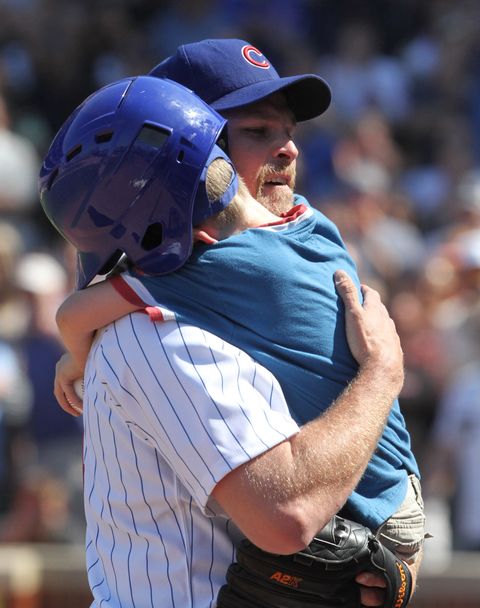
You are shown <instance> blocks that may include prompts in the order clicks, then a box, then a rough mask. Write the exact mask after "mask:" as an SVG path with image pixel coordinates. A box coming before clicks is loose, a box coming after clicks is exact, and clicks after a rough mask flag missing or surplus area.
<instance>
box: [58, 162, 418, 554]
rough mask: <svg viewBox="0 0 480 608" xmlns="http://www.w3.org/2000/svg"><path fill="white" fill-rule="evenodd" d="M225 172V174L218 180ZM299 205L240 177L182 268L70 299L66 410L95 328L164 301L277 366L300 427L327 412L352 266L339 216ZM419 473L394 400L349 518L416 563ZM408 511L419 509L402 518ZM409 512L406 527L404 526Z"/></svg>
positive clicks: (61, 376)
mask: <svg viewBox="0 0 480 608" xmlns="http://www.w3.org/2000/svg"><path fill="white" fill-rule="evenodd" d="M215 169H221V171H219V172H218V173H217V171H216V170H215ZM223 170H225V171H226V173H227V177H225V175H224V174H223V178H222V177H221V175H222V173H224V171H223ZM229 170H230V167H229V165H228V163H226V162H225V161H223V160H222V159H219V160H218V161H215V162H214V163H212V165H211V167H210V169H209V172H208V174H207V186H210V187H212V186H215V187H217V186H218V184H219V182H220V184H221V182H222V180H225V179H226V181H227V182H228V181H229V180H230V179H231V177H230V176H229V174H228V171H229ZM220 187H221V186H220ZM301 200H302V199H299V201H300V204H299V205H297V206H296V207H294V209H292V211H291V212H290V213H289V214H287V217H284V218H281V219H279V218H278V217H276V216H274V215H273V214H271V213H270V212H269V211H267V210H266V209H265V208H264V207H262V206H261V205H260V204H259V203H258V202H257V201H255V200H254V199H253V198H252V197H251V196H250V195H249V193H248V191H247V190H246V189H245V188H244V187H243V186H242V185H241V184H240V186H239V191H238V194H237V195H236V197H235V198H234V200H233V202H232V203H231V204H230V205H229V206H228V207H227V208H226V209H225V210H224V211H222V212H221V213H220V214H218V215H216V216H213V217H211V218H209V219H208V220H207V221H206V222H204V223H202V224H201V225H200V226H198V227H197V228H196V229H195V239H196V241H197V244H196V247H195V249H194V252H193V254H192V256H191V258H190V260H189V261H188V262H187V263H186V264H185V265H184V266H183V267H182V268H181V269H179V270H178V271H176V272H175V273H172V274H169V275H165V276H147V275H141V274H139V273H137V272H135V269H131V270H130V271H128V272H126V273H122V274H121V275H118V276H115V277H112V278H110V279H109V280H107V281H105V282H102V283H98V284H95V285H93V286H91V287H89V288H88V289H86V290H84V291H81V292H77V293H75V294H73V295H72V296H71V297H70V298H69V299H68V300H67V301H66V302H65V303H64V304H63V305H62V307H61V308H60V309H59V312H58V315H57V321H58V324H59V328H60V331H61V333H62V336H63V338H64V340H65V344H66V346H67V348H68V349H69V350H70V352H71V355H72V358H73V360H72V359H68V358H64V359H63V360H62V362H61V364H60V365H59V372H58V376H57V380H56V395H57V398H58V400H59V402H60V404H61V405H62V407H64V409H66V410H67V411H70V412H72V407H74V406H76V405H77V404H78V398H77V397H76V396H75V394H74V393H73V392H72V386H71V383H72V380H73V379H74V378H75V377H78V376H79V375H80V374H81V372H82V369H83V365H84V363H85V359H86V356H87V353H88V349H89V346H90V343H91V339H92V335H93V331H94V330H95V329H97V328H99V327H101V326H103V325H105V324H107V323H109V322H112V321H114V320H115V319H118V318H119V317H121V316H123V315H125V314H128V313H129V312H132V311H134V310H139V309H146V310H147V311H149V308H148V307H155V306H157V305H158V304H160V305H161V308H153V310H151V309H150V311H149V312H150V314H151V316H153V317H155V311H156V314H157V317H159V318H161V314H162V313H165V311H169V310H173V311H175V313H170V314H171V315H172V317H171V318H173V319H176V320H178V321H188V322H189V323H193V324H195V325H197V326H199V327H201V328H203V329H206V330H208V331H211V332H212V333H216V334H217V335H219V336H220V337H221V338H223V339H224V340H226V341H228V342H230V343H232V344H234V345H236V346H238V347H239V348H242V349H243V350H245V351H246V352H247V353H249V354H250V355H251V356H252V357H253V358H254V359H256V360H257V361H258V362H259V363H261V364H262V365H264V366H265V367H267V368H268V369H270V371H272V373H273V374H274V375H275V376H276V377H277V379H278V380H279V382H280V384H281V386H282V389H283V391H284V393H285V397H286V399H287V403H288V404H289V408H290V410H291V413H292V416H293V417H294V418H295V419H296V420H297V422H299V423H300V424H302V423H305V422H307V421H308V420H310V419H313V418H314V417H315V416H317V415H318V414H319V412H321V411H322V410H325V409H326V408H327V407H328V406H329V405H330V404H331V403H332V402H333V401H334V400H335V398H336V397H337V395H338V394H340V392H341V391H343V390H344V389H345V387H346V386H347V384H348V383H349V382H350V380H351V379H352V378H353V376H354V375H355V373H356V368H357V366H356V362H355V360H354V359H353V357H352V355H351V353H350V351H349V349H348V345H347V341H346V336H345V327H344V326H343V321H342V319H343V314H342V313H341V305H340V302H339V300H338V297H337V296H336V295H335V286H334V281H333V275H334V273H335V271H336V270H337V269H343V270H344V271H346V272H347V273H348V274H350V275H351V276H355V275H356V271H355V268H354V265H353V262H352V261H351V259H350V257H349V256H348V254H347V252H346V250H345V247H344V245H343V243H342V241H341V239H340V236H339V235H338V232H337V230H336V229H335V227H334V226H333V225H332V223H331V222H329V221H328V220H327V219H326V218H325V217H324V216H323V215H321V214H320V213H318V212H314V211H313V210H312V209H311V208H310V207H309V206H308V204H305V203H302V202H301ZM227 237H228V238H227ZM279 260H280V261H281V263H279ZM92 311H93V313H94V314H92ZM167 314H168V313H167ZM287 325H288V332H287V331H284V328H285V327H286V326H287ZM365 407H368V404H366V405H365ZM332 439H333V440H334V438H332ZM352 449H353V448H352ZM417 477H418V468H417V465H416V462H415V459H414V457H413V454H412V453H411V451H410V441H409V436H408V432H407V431H406V428H405V425H404V421H403V417H402V415H401V413H400V410H399V406H398V402H396V403H395V404H394V406H393V408H392V412H391V414H390V417H389V420H388V423H387V426H386V428H385V431H384V434H383V436H382V438H381V440H380V442H379V445H378V448H377V451H376V452H375V454H374V455H373V457H372V459H371V461H370V463H369V466H368V467H367V470H366V471H365V474H364V477H363V478H362V480H361V481H360V483H359V485H358V487H357V489H356V490H355V492H354V493H353V494H352V496H351V497H350V498H349V500H348V501H347V504H346V507H345V509H344V511H343V514H344V515H346V516H347V517H350V518H351V519H355V520H356V521H358V522H360V523H363V524H364V525H367V526H369V527H370V528H372V529H373V530H376V531H377V533H378V534H379V536H380V538H381V539H382V542H384V544H387V546H389V548H390V549H391V550H394V551H395V552H396V553H397V555H398V556H399V557H401V558H402V559H404V560H405V561H407V562H408V563H410V564H412V563H413V562H414V561H415V559H416V558H417V557H418V554H419V553H420V551H421V545H422V542H423V537H424V533H423V524H424V518H423V512H422V508H421V497H420V490H419V486H418V480H417ZM405 497H407V498H406V500H407V504H406V503H405V501H404V499H405ZM402 501H404V502H403V503H402ZM408 509H413V510H412V512H411V513H410V514H409V515H407V516H406V515H405V513H406V510H407V511H408ZM395 512H396V513H395ZM394 513H395V515H393V514H394ZM392 515H393V517H392ZM404 517H408V519H409V524H408V525H405V524H406V522H405V520H403V521H400V520H401V519H402V518H404ZM400 533H402V534H403V535H404V536H402V534H400Z"/></svg>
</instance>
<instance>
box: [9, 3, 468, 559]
mask: <svg viewBox="0 0 480 608" xmlns="http://www.w3.org/2000/svg"><path fill="white" fill-rule="evenodd" d="M479 24H480V3H479V2H477V1H476V0H402V1H401V2H398V1H396V0H370V1H368V2H365V1H356V0H348V1H346V0H345V1H343V0H317V1H315V0H275V1H269V2H267V1H262V0H182V1H181V2H179V1H178V0H163V1H161V0H156V1H148V0H144V1H142V0H110V1H109V0H104V1H102V2H96V1H94V0H84V1H75V0H0V543H8V542H58V543H77V542H78V543H82V542H83V534H84V522H83V516H82V511H83V509H82V496H81V487H82V464H81V449H82V445H81V444H82V438H81V421H79V420H78V419H75V418H73V417H70V416H68V415H67V414H65V413H64V412H63V411H62V410H61V409H60V408H59V407H58V406H57V405H56V401H55V399H54V397H53V394H52V386H53V377H54V369H55V363H56V361H57V359H58V358H59V356H60V354H61V353H62V345H61V343H60V341H59V337H58V334H57V331H56V327H55V323H54V314H55V311H56V308H57V307H58V305H59V303H60V302H61V301H62V299H63V298H64V297H65V296H66V295H67V294H68V293H69V291H70V290H71V289H72V276H73V260H74V255H73V251H72V250H71V249H70V248H69V246H67V245H65V244H64V242H63V241H62V240H60V238H59V237H58V236H57V235H56V233H55V232H54V230H53V229H52V228H51V226H50V225H49V223H48V221H47V220H46V219H45V217H44V216H43V212H42V211H41V207H40V203H39V201H38V197H37V191H36V180H37V175H38V171H39V168H40V162H41V160H40V159H41V158H42V156H43V155H44V154H45V152H46V150H47V148H48V145H49V143H50V141H51V138H52V137H53V135H54V133H55V132H56V130H57V129H58V128H59V127H60V125H61V124H62V122H63V121H64V120H65V118H66V117H67V116H68V115H69V114H70V112H71V111H72V110H73V109H74V107H76V106H77V105H78V104H79V103H80V102H81V101H82V100H83V99H84V98H85V97H86V96H87V95H88V94H90V93H91V92H92V91H93V90H95V89H97V88H98V87H100V86H101V85H103V84H106V83H109V82H111V81H113V80H116V79H118V78H121V77H123V76H130V75H136V74H141V73H146V72H148V71H149V70H150V69H151V68H152V67H153V66H154V65H156V64H157V63H159V62H160V61H161V60H162V59H163V58H165V57H166V56H168V55H169V54H171V53H172V52H174V51H175V49H176V47H177V46H178V45H179V44H182V43H186V42H193V41H195V40H200V39H203V38H212V37H238V38H242V39H245V40H248V41H249V42H250V43H252V44H254V45H255V46H257V47H258V48H259V49H261V50H262V51H263V52H264V53H265V55H266V56H267V57H268V58H269V59H270V61H271V62H272V63H273V64H274V65H275V67H276V68H277V70H278V71H279V72H280V74H281V75H290V74H296V73H307V72H313V73H318V74H320V75H322V76H323V77H324V78H325V79H326V80H327V81H328V82H329V83H330V85H331V88H332V91H333V104H332V106H331V108H330V109H329V110H328V112H327V113H326V114H325V115H323V116H321V117H320V118H318V119H316V120H314V121H311V122H309V123H307V124H301V125H299V129H298V137H297V143H298V145H299V148H300V149H301V160H300V162H299V177H298V187H297V191H298V192H300V193H302V194H304V195H306V196H307V197H308V198H309V200H310V202H311V203H312V204H313V205H314V206H316V207H318V208H319V209H320V210H322V211H323V212H324V213H325V214H327V215H328V216H329V217H330V218H331V219H333V220H334V221H335V222H336V223H337V225H338V226H339V228H340V230H341V233H342V235H343V237H344V239H345V241H346V243H347V245H348V247H349V248H350V250H351V252H352V254H353V256H354V258H355V260H356V262H357V264H358V268H359V272H360V276H361V279H362V280H363V281H364V282H366V283H368V284H370V285H373V286H374V287H376V288H377V289H379V290H380V292H381V293H382V296H383V298H384V301H385V303H386V304H387V306H388V307H389V310H390V311H391V314H392V316H393V317H394V319H395V321H396V324H397V327H398V331H399V333H400V336H401V339H402V342H403V348H404V352H405V365H406V381H405V386H404V389H403V392H402V394H401V404H402V407H403V411H404V414H405V417H406V419H407V423H408V426H409V429H410V432H411V435H412V442H413V446H414V449H415V452H416V455H417V457H418V460H419V463H420V466H421V470H422V474H423V489H424V494H425V498H426V501H427V512H428V514H429V516H430V529H431V532H432V533H433V534H434V535H435V538H436V540H435V541H434V542H435V543H436V547H437V548H438V551H436V552H435V556H436V559H438V558H439V556H440V555H448V554H449V552H450V551H452V550H454V551H456V550H461V551H476V550H480V518H479V517H478V514H479V513H480V476H479V475H478V472H477V470H476V466H477V464H478V463H479V462H480V298H479V294H480V35H479V34H480V25H479ZM366 407H368V404H366ZM475 522H476V523H475ZM432 559H433V558H432Z"/></svg>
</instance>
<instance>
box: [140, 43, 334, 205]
mask: <svg viewBox="0 0 480 608" xmlns="http://www.w3.org/2000/svg"><path fill="white" fill-rule="evenodd" d="M150 75H152V76H157V77H159V78H170V79H171V80H175V81H176V82H179V83H180V84H183V85H184V86H186V87H187V88H189V89H191V90H192V91H193V92H194V93H196V94H197V95H198V96H199V97H201V98H202V99H203V100H204V101H206V102H207V103H208V104H209V105H210V106H211V107H212V108H214V109H215V110H217V112H219V113H220V114H221V115H222V116H224V117H225V118H227V119H228V154H229V157H230V158H231V159H232V161H233V163H234V165H235V168H236V170H237V171H238V173H239V174H240V175H241V176H242V178H243V180H244V182H245V184H246V185H247V187H248V189H249V190H250V193H251V195H252V196H253V197H254V198H255V199H257V200H258V201H260V202H262V203H263V204H264V205H265V206H266V207H267V208H269V209H270V210H271V211H272V212H273V213H276V214H279V213H282V212H284V211H288V209H290V208H291V207H292V205H293V204H294V195H293V191H294V187H295V169H296V160H297V156H298V150H297V148H296V146H295V143H294V141H293V136H294V133H295V126H296V123H297V122H301V121H305V120H310V119H312V118H315V117H316V116H319V115H320V114H323V112H325V111H326V110H327V108H328V106H329V105H330V100H331V94H330V89H329V87H328V85H327V84H326V83H325V81H324V80H322V79H321V78H320V77H319V76H316V75H314V74H304V75H301V76H290V77H287V78H280V77H279V75H278V73H277V72H276V70H275V68H274V67H273V66H272V64H271V63H270V62H269V60H268V59H267V58H266V57H265V55H264V54H263V53H262V52H261V51H260V50H259V49H257V48H255V47H254V46H253V45H251V44H249V43H248V42H246V41H245V40H236V39H211V40H202V41H200V42H194V43H192V44H185V45H183V46H180V47H179V48H178V49H177V51H176V53H175V54H174V55H172V56H171V57H169V58H167V59H165V60H164V61H162V63H160V64H159V65H157V66H156V67H154V68H153V69H152V70H151V72H150Z"/></svg>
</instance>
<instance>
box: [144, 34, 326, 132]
mask: <svg viewBox="0 0 480 608" xmlns="http://www.w3.org/2000/svg"><path fill="white" fill-rule="evenodd" d="M149 75H150V76H157V77H159V78H170V79H171V80H175V81H176V82H179V83H180V84H183V85H184V86H185V87H187V88H189V89H191V90H192V91H193V92H194V93H196V94H197V95H198V96H199V97H201V98H202V99H203V100H204V101H206V102H207V103H208V104H209V105H210V106H211V107H212V108H214V109H215V110H217V112H222V111H225V110H232V109H234V108H240V107H242V106H246V105H249V104H251V103H255V102H256V101H260V100H262V99H264V98H265V97H268V96H269V95H271V94H272V93H276V92H277V91H284V92H285V94H286V96H287V103H288V105H289V107H290V109H291V111H292V112H293V114H294V116H295V118H296V120H297V121H303V120H309V119H310V118H314V117H315V116H319V115H320V114H322V113H323V112H325V110H326V109H327V108H328V106H329V105H330V100H331V93H330V88H329V86H328V84H327V83H326V82H325V81H324V80H323V79H322V78H320V76H316V75H315V74H303V75H300V76H289V77H286V78H281V77H280V76H279V75H278V72H277V71H276V70H275V68H274V67H273V65H272V64H271V63H270V62H269V61H268V59H267V58H266V57H265V55H264V54H263V53H262V52H261V51H259V50H258V49H257V48H256V47H254V46H253V45H251V44H250V43H248V42H246V41H245V40H237V39H228V38H217V39H210V40H201V41H200V42H193V43H191V44H184V45H182V46H179V47H178V49H177V51H176V53H175V54H174V55H171V56H170V57H168V58H167V59H165V60H164V61H162V62H161V63H160V64H158V65H157V66H155V67H154V68H153V69H152V70H151V72H150V74H149Z"/></svg>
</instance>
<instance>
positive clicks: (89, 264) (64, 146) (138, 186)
mask: <svg viewBox="0 0 480 608" xmlns="http://www.w3.org/2000/svg"><path fill="white" fill-rule="evenodd" d="M225 123H226V121H225V119H224V118H222V117H221V116H220V115H219V114H217V112H216V111H215V110H213V109H211V108H210V107H209V106H208V105H207V104H206V103H205V102H203V101H202V100H201V99H200V98H199V97H197V96H196V95H195V94H193V93H192V92H191V91H190V90H189V89H186V88H185V87H183V86H182V85H180V84H178V83H176V82H173V81H170V80H167V79H159V78H154V77H150V76H139V77H137V78H128V79H123V80H120V81H118V82H115V83H113V84H111V85H108V86H106V87H103V88H102V89H100V90H99V91H97V92H95V93H93V94H92V95H91V96H90V97H88V98H87V99H86V100H85V101H84V102H83V103H82V104H81V105H80V106H79V107H78V108H77V109H76V110H75V111H74V112H73V113H72V114H71V116H70V117H69V118H68V119H67V121H66V122H65V123H64V125H63V126H62V127H61V128H60V130H59V132H58V133H57V135H56V136H55V138H54V140H53V142H52V144H51V146H50V149H49V151H48V153H47V155H46V157H45V159H44V162H43V166H42V169H41V172H40V179H39V190H40V200H41V203H42V206H43V209H44V211H45V213H46V214H47V216H48V218H49V219H50V221H51V222H52V223H53V225H54V226H55V227H56V229H57V230H58V231H59V232H60V233H61V234H62V236H63V237H64V238H65V239H66V240H68V241H69V242H70V243H72V244H73V245H74V247H75V248H76V249H77V251H78V264H77V287H78V288H79V289H81V288H83V287H85V286H86V285H88V283H89V282H90V281H91V280H92V279H93V278H94V276H95V275H97V274H106V273H107V272H109V271H110V270H111V269H112V268H113V267H114V266H115V264H116V263H117V262H118V261H119V259H120V257H121V256H122V255H123V254H125V255H126V256H127V257H128V259H129V260H130V261H131V262H132V263H134V264H135V265H136V266H137V267H138V268H139V269H140V270H141V271H144V272H147V273H150V274H166V273H168V272H172V271H174V270H176V269H177V268H179V267H180V266H182V264H184V263H185V261H186V260H187V259H188V257H189V255H190V253H191V250H192V221H193V222H194V221H195V220H197V221H201V220H202V219H205V218H206V217H208V216H209V215H212V214H213V213H216V212H217V211H220V210H221V209H223V208H224V207H226V206H227V205H228V203H229V202H230V200H231V198H233V195H234V194H235V188H236V176H235V178H234V180H233V181H232V184H231V188H229V192H228V193H227V194H228V196H224V197H222V198H221V199H219V200H217V201H213V202H212V201H209V200H208V198H207V196H206V193H205V191H204V188H205V184H204V181H205V173H206V167H208V165H209V163H210V162H211V161H212V160H214V159H215V158H218V157H223V158H227V157H226V156H225V154H224V153H223V152H222V150H221V149H220V148H219V147H218V146H217V145H216V143H217V141H218V140H219V138H220V137H221V136H222V131H224V127H225ZM227 160H228V158H227ZM199 184H201V186H200V188H199ZM197 190H198V195H197ZM227 199H228V200H227Z"/></svg>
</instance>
